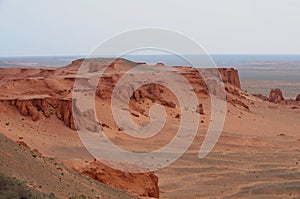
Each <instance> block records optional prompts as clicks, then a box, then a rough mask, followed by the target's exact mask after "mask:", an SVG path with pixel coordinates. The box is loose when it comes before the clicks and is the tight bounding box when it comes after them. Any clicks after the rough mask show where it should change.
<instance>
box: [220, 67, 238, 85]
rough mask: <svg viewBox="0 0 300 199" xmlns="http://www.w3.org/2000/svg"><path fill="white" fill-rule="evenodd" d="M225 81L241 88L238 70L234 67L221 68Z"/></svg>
mask: <svg viewBox="0 0 300 199" xmlns="http://www.w3.org/2000/svg"><path fill="white" fill-rule="evenodd" d="M219 72H220V74H221V77H222V80H223V81H224V83H229V84H231V85H233V86H235V87H237V88H241V82H240V78H239V73H238V70H235V69H234V68H219Z"/></svg>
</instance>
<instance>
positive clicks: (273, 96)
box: [269, 88, 284, 103]
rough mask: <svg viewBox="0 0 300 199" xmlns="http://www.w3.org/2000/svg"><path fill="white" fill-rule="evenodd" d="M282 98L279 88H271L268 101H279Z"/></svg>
mask: <svg viewBox="0 0 300 199" xmlns="http://www.w3.org/2000/svg"><path fill="white" fill-rule="evenodd" d="M283 100H284V97H283V95H282V91H281V90H280V89H279V88H275V89H272V90H271V91H270V95H269V102H274V103H280V102H281V101H283Z"/></svg>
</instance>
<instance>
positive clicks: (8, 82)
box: [0, 59, 241, 130]
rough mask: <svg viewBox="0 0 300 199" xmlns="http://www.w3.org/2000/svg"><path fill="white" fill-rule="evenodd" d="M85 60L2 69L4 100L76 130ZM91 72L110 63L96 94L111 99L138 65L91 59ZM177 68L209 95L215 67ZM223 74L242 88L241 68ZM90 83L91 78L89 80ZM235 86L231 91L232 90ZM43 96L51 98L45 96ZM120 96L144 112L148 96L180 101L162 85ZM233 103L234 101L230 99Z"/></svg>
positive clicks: (1, 97)
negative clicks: (75, 91) (75, 90)
mask: <svg viewBox="0 0 300 199" xmlns="http://www.w3.org/2000/svg"><path fill="white" fill-rule="evenodd" d="M83 63H84V59H78V60H74V61H73V62H72V63H71V64H70V65H68V66H66V67H62V68H46V69H43V68H41V69H37V68H35V69H30V68H28V69H25V68H24V69H11V70H8V69H1V70H0V77H1V78H2V82H3V83H2V85H1V87H0V89H1V88H3V89H4V90H5V91H6V92H2V94H0V100H1V101H2V103H3V104H4V105H5V104H7V105H11V106H14V107H16V109H17V110H18V111H19V112H20V113H21V114H22V115H24V116H28V117H31V118H32V120H34V121H36V120H38V119H39V118H40V117H42V116H44V117H51V115H56V117H57V118H59V119H60V120H62V121H63V122H64V124H65V125H66V126H68V127H70V128H71V129H74V130H75V129H76V127H75V124H74V119H73V115H72V101H71V98H72V87H73V84H74V81H75V79H76V77H77V70H78V68H79V67H80V66H81V64H83ZM88 65H89V67H88V71H86V72H90V73H93V72H96V71H98V70H99V69H102V68H103V67H105V66H107V65H108V68H107V69H106V71H107V72H108V73H105V74H104V75H103V76H102V78H101V80H100V81H99V83H98V87H97V89H96V96H98V97H99V98H100V99H102V100H110V99H111V95H112V91H113V89H114V87H115V85H116V84H117V82H118V81H119V80H120V78H121V77H122V75H123V74H124V73H125V72H126V71H128V70H130V69H132V68H134V67H135V66H137V65H138V63H135V62H131V61H128V60H125V59H116V60H113V59H91V60H88ZM152 67H153V68H155V67H160V68H165V69H167V68H169V67H168V66H164V65H161V64H160V65H157V66H152ZM173 68H174V69H175V71H176V72H177V73H179V74H181V75H183V76H184V77H185V78H186V79H187V80H188V81H189V82H190V84H191V85H192V87H194V91H195V93H196V94H204V95H208V89H207V85H206V82H205V81H204V79H203V77H202V75H206V74H208V75H210V74H209V73H210V70H211V69H205V72H204V73H203V74H202V72H200V73H199V71H197V69H195V68H191V67H173ZM218 70H219V73H220V74H219V75H220V76H221V78H222V80H223V81H224V83H225V85H232V86H234V87H236V88H237V89H240V87H241V85H240V80H239V75H238V71H237V70H235V69H233V68H220V69H218ZM86 81H87V82H86V83H87V84H88V80H86ZM231 90H232V89H230V90H227V91H228V92H230V91H231ZM42 95H44V96H48V97H41V96H42ZM120 95H124V96H126V95H129V96H130V98H131V100H133V101H134V102H136V103H132V108H133V109H135V110H136V111H138V112H140V113H142V114H144V110H141V108H140V107H139V106H138V104H140V103H141V102H142V101H145V99H150V100H151V101H152V102H156V103H160V104H161V105H163V106H167V107H170V108H176V107H177V106H178V102H177V101H176V98H174V96H173V97H170V96H172V94H171V93H170V91H169V90H168V89H167V88H165V87H163V86H161V85H158V84H147V85H144V86H142V87H141V88H139V89H138V90H133V89H131V88H130V87H126V86H125V87H124V90H123V91H122V93H121V94H120ZM229 102H232V101H230V100H229Z"/></svg>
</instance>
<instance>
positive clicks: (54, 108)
mask: <svg viewBox="0 0 300 199" xmlns="http://www.w3.org/2000/svg"><path fill="white" fill-rule="evenodd" d="M2 103H4V104H8V105H12V106H15V107H16V108H17V110H18V111H19V112H20V113H21V115H23V116H30V117H31V119H32V120H33V121H36V120H38V119H39V118H40V117H41V115H44V116H45V117H50V116H51V114H54V113H55V115H56V116H57V118H58V119H60V120H61V121H63V122H64V124H65V125H66V126H68V127H70V128H71V129H73V130H75V129H76V127H75V124H74V119H73V116H72V100H71V99H54V98H43V99H24V100H23V99H14V100H2ZM41 112H42V113H41Z"/></svg>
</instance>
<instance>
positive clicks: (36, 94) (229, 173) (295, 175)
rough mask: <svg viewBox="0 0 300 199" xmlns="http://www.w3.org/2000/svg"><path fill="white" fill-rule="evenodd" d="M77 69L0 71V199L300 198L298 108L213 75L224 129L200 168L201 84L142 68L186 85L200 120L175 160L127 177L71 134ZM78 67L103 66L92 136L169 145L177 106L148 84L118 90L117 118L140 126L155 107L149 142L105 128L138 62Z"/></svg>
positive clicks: (228, 76) (75, 65) (195, 77)
mask: <svg viewBox="0 0 300 199" xmlns="http://www.w3.org/2000/svg"><path fill="white" fill-rule="evenodd" d="M83 61H84V60H83V59H79V60H75V61H73V62H72V63H71V64H70V65H68V66H65V67H60V68H2V69H0V133H1V134H0V142H1V144H0V155H1V156H0V178H1V181H0V185H1V186H0V198H1V197H2V198H20V197H26V198H43V197H44V198H55V197H58V198H72V197H73V198H80V197H81V198H134V197H146V198H147V197H153V198H158V197H159V198H300V123H299V121H300V102H299V100H300V99H298V101H297V100H296V99H288V100H287V99H284V96H282V93H281V91H279V90H278V89H274V90H272V91H271V92H270V96H262V95H252V94H250V93H247V92H246V91H243V90H242V89H241V85H240V80H239V76H238V71H237V70H235V69H231V68H228V69H227V68H222V69H219V72H220V75H221V77H222V80H223V82H224V86H225V90H226V101H227V107H226V118H225V124H224V127H223V131H222V134H221V136H220V138H219V140H218V142H217V144H216V146H215V147H214V148H213V150H212V151H211V152H210V153H209V154H208V155H207V156H206V157H205V158H202V159H200V158H199V156H198V153H199V149H200V146H201V144H202V142H203V140H204V137H205V135H206V131H207V129H208V127H209V124H210V123H211V122H212V120H213V119H214V118H211V100H210V93H209V90H208V88H207V86H206V84H205V82H204V80H203V78H202V77H201V75H200V74H199V73H198V71H197V70H196V69H194V68H191V67H184V66H173V67H172V71H169V70H170V67H168V66H164V65H163V64H158V65H154V66H148V65H146V64H143V63H142V65H143V66H144V67H145V68H146V69H147V70H155V69H158V68H159V69H161V71H165V72H166V75H168V74H171V73H173V72H174V71H175V73H177V74H180V75H182V76H183V77H185V78H186V79H187V80H188V82H189V83H190V85H191V86H192V88H193V92H194V93H195V94H196V96H197V99H198V102H199V103H198V104H197V106H195V109H193V110H191V112H193V113H192V114H194V115H196V116H197V117H199V118H200V119H199V128H198V131H197V135H196V137H195V138H194V140H193V143H192V144H191V146H190V147H189V148H188V150H187V151H186V152H185V153H184V155H183V156H181V157H180V158H179V159H178V160H177V161H175V162H173V163H172V164H170V165H169V166H167V167H165V168H162V169H159V170H157V171H154V172H151V171H149V172H143V173H130V172H126V171H119V170H116V169H113V168H110V167H108V166H106V165H105V164H103V163H102V162H101V161H99V160H96V159H95V158H94V157H93V156H92V155H91V154H90V153H89V152H88V151H87V149H86V148H85V147H84V145H83V144H82V142H81V140H80V138H79V135H78V133H77V131H76V129H77V128H78V126H77V125H76V122H74V116H73V111H72V94H73V92H74V90H73V86H74V81H75V79H76V76H77V72H78V69H79V67H80V66H81V64H82V63H83ZM86 61H87V62H89V64H90V67H89V71H88V72H89V73H95V72H97V70H100V69H101V68H103V67H106V66H108V68H107V69H106V71H105V73H104V75H103V76H102V78H101V79H100V81H99V83H98V86H97V89H96V91H95V94H96V95H95V108H96V114H97V118H98V120H99V123H98V124H97V126H96V127H95V129H97V128H99V129H102V130H103V131H104V133H105V135H106V136H107V137H108V138H109V139H110V141H111V142H112V143H114V144H115V145H118V146H119V147H121V148H123V149H125V150H128V151H133V152H137V153H138V152H151V151H154V150H158V149H160V148H161V147H163V146H164V145H166V144H167V143H169V142H170V140H172V139H173V138H174V136H175V134H176V132H177V129H178V126H179V125H180V120H181V119H182V118H181V116H182V113H181V110H182V109H181V108H182V107H180V104H179V102H178V100H177V99H176V96H175V95H174V94H173V93H172V92H171V91H170V90H169V89H168V88H166V87H164V86H162V85H159V84H153V83H152V84H147V85H144V86H142V87H140V88H139V89H137V90H130V89H128V90H125V92H124V93H125V94H129V95H130V102H129V105H128V108H127V110H126V111H128V112H129V113H130V116H131V119H132V120H133V121H134V122H135V123H136V124H138V125H142V126H143V125H145V124H147V123H149V121H150V116H149V110H150V107H151V106H152V105H154V104H160V105H161V106H163V107H164V108H165V112H166V123H165V125H164V127H163V128H162V130H161V132H159V133H158V134H157V135H155V136H153V137H150V138H147V139H141V138H135V137H133V136H128V135H127V134H125V133H124V132H123V128H122V127H121V126H118V125H117V124H116V122H115V121H114V118H113V114H112V110H111V96H112V91H113V89H114V87H115V85H116V84H117V82H118V81H119V80H120V78H121V77H122V75H123V74H125V73H126V71H128V70H130V69H132V68H134V67H136V66H137V65H138V63H135V62H131V61H128V60H125V59H116V60H113V59H89V60H86ZM139 64H141V63H139ZM208 73H209V71H208ZM205 74H206V73H205ZM205 74H204V75H205ZM87 83H89V82H88V80H87ZM178 89H180V88H178ZM124 93H121V94H120V95H123V94H124ZM299 93H300V92H299ZM299 98H300V97H299ZM182 139H184V138H182ZM124 165H125V167H126V165H127V164H126V162H125V163H124ZM124 165H123V166H124ZM127 166H128V167H135V165H127ZM136 167H137V166H136ZM139 169H140V168H139V167H137V170H139Z"/></svg>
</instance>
